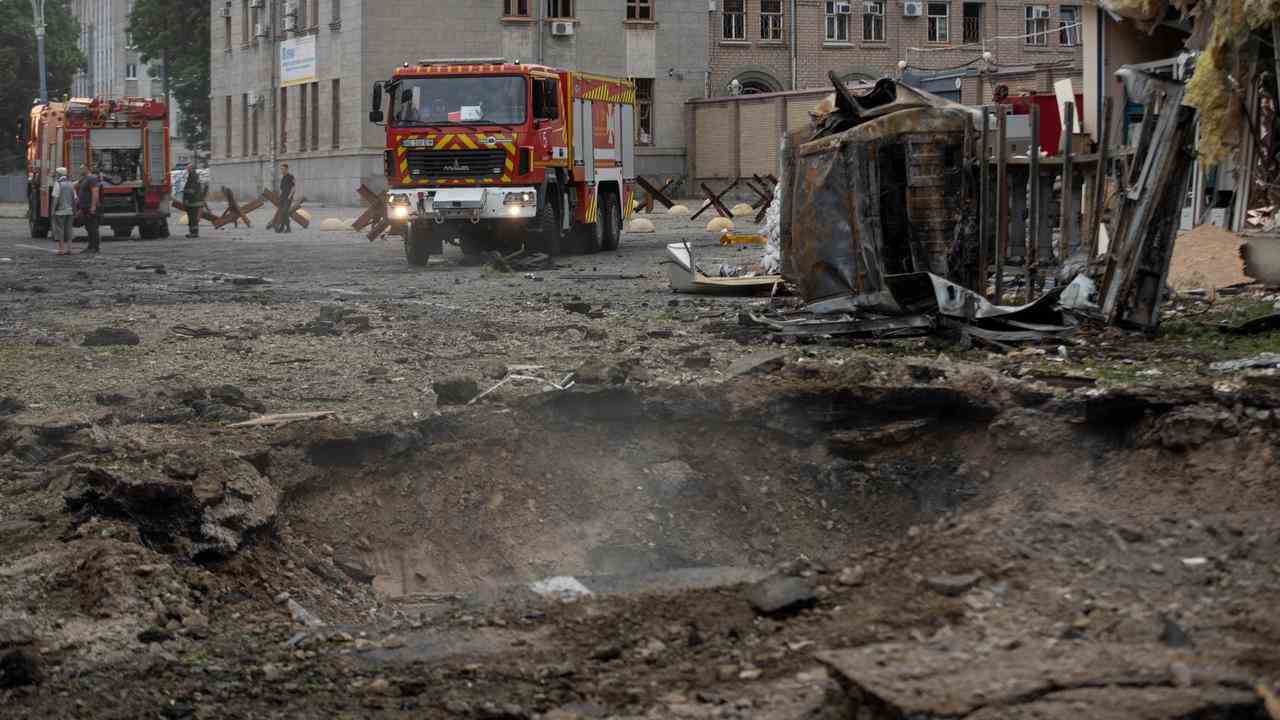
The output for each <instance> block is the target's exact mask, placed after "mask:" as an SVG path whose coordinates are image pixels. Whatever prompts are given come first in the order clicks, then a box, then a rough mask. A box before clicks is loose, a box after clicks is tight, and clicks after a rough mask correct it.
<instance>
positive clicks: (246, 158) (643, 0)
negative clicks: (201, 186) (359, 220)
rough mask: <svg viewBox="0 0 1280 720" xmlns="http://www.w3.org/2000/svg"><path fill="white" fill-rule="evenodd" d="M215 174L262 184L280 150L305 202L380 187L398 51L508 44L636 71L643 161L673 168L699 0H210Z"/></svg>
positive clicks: (679, 164) (698, 81) (680, 150)
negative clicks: (377, 105) (386, 100)
mask: <svg viewBox="0 0 1280 720" xmlns="http://www.w3.org/2000/svg"><path fill="white" fill-rule="evenodd" d="M211 12H212V13H213V28H212V46H211V58H210V64H211V77H212V87H211V95H212V118H211V123H210V124H211V136H212V156H211V166H212V168H213V173H214V177H215V178H216V182H217V184H219V185H224V184H225V185H227V186H228V187H230V188H232V189H234V190H236V191H237V193H238V194H244V193H248V194H256V193H257V192H258V191H259V190H260V189H261V188H263V187H267V186H271V185H273V184H274V182H275V178H276V177H277V168H278V166H279V163H281V162H287V163H289V166H290V170H291V171H292V172H293V173H294V175H295V176H297V177H298V179H299V182H300V186H301V192H302V193H303V194H305V195H306V196H307V197H308V198H310V199H311V200H312V201H321V202H327V203H353V202H354V201H355V188H356V187H357V186H359V185H360V184H361V183H365V184H367V185H369V186H370V187H372V188H375V189H378V188H381V187H382V186H383V185H384V181H383V174H382V172H383V171H382V148H383V144H384V140H383V137H384V136H383V129H382V128H381V127H379V126H376V125H373V124H371V123H369V122H368V119H367V115H368V109H369V107H368V106H369V94H370V89H371V87H372V85H373V83H374V82H375V81H377V80H384V79H386V78H387V77H388V76H389V75H390V74H391V70H392V69H393V68H394V67H396V66H398V65H400V64H401V63H404V62H415V61H417V60H419V59H422V58H441V57H505V58H507V59H509V60H520V61H524V62H542V63H546V64H548V65H553V66H558V67H566V68H570V69H580V70H585V71H591V72H596V73H601V74H607V75H616V76H622V77H630V78H634V79H635V80H636V81H637V86H638V96H639V103H640V108H639V112H638V122H637V129H636V132H637V142H638V148H637V152H636V156H637V157H636V161H637V166H638V169H639V171H640V172H641V173H645V174H653V175H662V174H680V173H681V172H682V171H683V168H684V163H685V145H686V142H685V131H684V103H685V101H686V100H687V99H689V98H695V97H703V96H704V95H705V93H706V88H707V84H706V83H707V45H706V42H707V33H706V26H707V22H708V21H707V17H708V15H709V14H710V11H709V10H708V6H707V0H213V2H212V5H211Z"/></svg>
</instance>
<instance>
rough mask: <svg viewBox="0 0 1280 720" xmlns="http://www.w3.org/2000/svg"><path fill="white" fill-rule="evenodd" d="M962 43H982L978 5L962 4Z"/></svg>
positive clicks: (979, 6) (980, 7)
mask: <svg viewBox="0 0 1280 720" xmlns="http://www.w3.org/2000/svg"><path fill="white" fill-rule="evenodd" d="M963 22H964V28H963V32H964V38H963V39H964V42H965V43H980V42H982V6H981V5H979V4H978V3H965V4H964V18H963Z"/></svg>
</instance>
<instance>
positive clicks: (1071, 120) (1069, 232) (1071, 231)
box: [1058, 103, 1079, 264]
mask: <svg viewBox="0 0 1280 720" xmlns="http://www.w3.org/2000/svg"><path fill="white" fill-rule="evenodd" d="M1064 117H1065V119H1066V124H1065V125H1063V126H1062V137H1063V138H1070V137H1071V135H1072V134H1074V133H1075V123H1076V112H1075V103H1067V112H1066V114H1065V115H1064ZM1071 160H1072V153H1071V142H1070V141H1069V140H1064V141H1063V143H1062V215H1061V218H1060V220H1059V223H1058V228H1059V235H1058V264H1062V263H1065V262H1066V261H1067V257H1068V256H1069V255H1070V253H1071V241H1072V239H1078V238H1079V236H1078V235H1077V232H1078V229H1077V227H1076V178H1075V171H1074V168H1072V166H1071Z"/></svg>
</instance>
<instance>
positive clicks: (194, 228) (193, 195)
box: [182, 163, 204, 238]
mask: <svg viewBox="0 0 1280 720" xmlns="http://www.w3.org/2000/svg"><path fill="white" fill-rule="evenodd" d="M182 204H183V205H186V206H187V237H188V238H198V237H200V210H201V209H203V208H204V185H203V184H201V182H200V171H198V170H196V164H195V163H191V164H190V165H188V166H187V179H186V181H185V183H184V184H183V186H182Z"/></svg>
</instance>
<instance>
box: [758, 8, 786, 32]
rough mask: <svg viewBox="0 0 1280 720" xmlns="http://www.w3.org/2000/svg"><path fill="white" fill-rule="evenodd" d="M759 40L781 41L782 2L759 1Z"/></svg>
mask: <svg viewBox="0 0 1280 720" xmlns="http://www.w3.org/2000/svg"><path fill="white" fill-rule="evenodd" d="M760 39H761V40H781V39H782V0H760Z"/></svg>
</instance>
